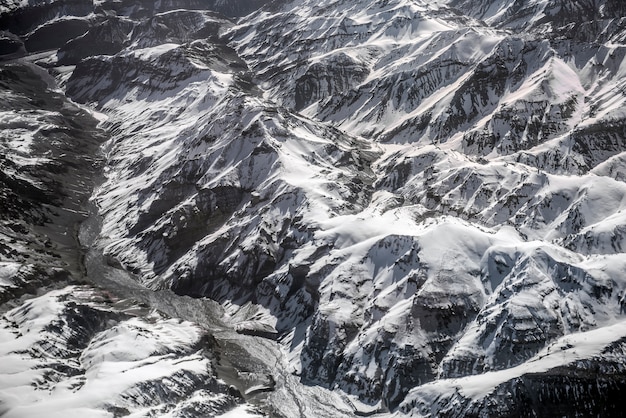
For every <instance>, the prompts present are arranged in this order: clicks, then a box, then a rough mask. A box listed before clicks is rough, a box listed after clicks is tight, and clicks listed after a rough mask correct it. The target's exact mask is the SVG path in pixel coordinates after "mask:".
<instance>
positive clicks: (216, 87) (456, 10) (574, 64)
mask: <svg viewBox="0 0 626 418" xmlns="http://www.w3.org/2000/svg"><path fill="white" fill-rule="evenodd" d="M263 3H264V2H261V1H258V2H253V1H251V2H238V3H234V2H220V1H215V2H211V3H210V4H208V3H203V2H195V1H193V0H185V1H172V2H156V3H155V2H147V3H146V2H106V1H104V2H97V4H92V3H91V2H87V3H84V4H83V3H80V2H65V1H57V2H55V1H50V2H40V3H38V4H37V5H31V6H26V5H22V4H18V3H17V2H16V3H15V4H9V5H8V6H5V9H3V10H2V13H3V14H2V15H1V16H0V30H5V31H9V32H11V33H12V34H11V35H6V36H5V38H6V39H7V42H9V40H10V41H11V42H13V43H18V44H19V43H20V42H21V43H22V44H23V46H21V48H23V49H21V50H19V48H18V52H17V53H14V52H13V51H11V53H12V54H13V55H11V57H15V56H18V55H20V54H25V53H34V52H37V54H34V55H33V54H31V55H29V56H27V57H25V58H22V59H21V60H22V62H26V61H28V62H33V63H35V64H37V65H38V66H39V67H37V68H41V67H43V68H45V69H47V71H48V72H49V73H50V74H51V75H52V76H54V77H55V79H56V81H57V82H58V83H59V86H60V89H61V90H62V91H63V93H61V92H60V91H57V92H56V93H54V94H56V95H58V96H59V97H60V98H59V99H58V100H65V98H64V97H62V95H63V94H64V95H66V96H67V97H68V98H71V99H72V100H74V101H75V102H78V103H81V104H83V105H84V106H88V107H90V108H91V109H93V110H95V111H97V115H98V117H99V119H100V124H99V128H100V129H102V130H103V131H102V132H105V133H106V135H107V137H108V139H107V140H106V142H104V145H103V147H102V149H103V152H104V156H103V161H102V165H103V176H104V178H103V182H102V184H101V185H99V187H97V188H96V189H95V190H94V191H93V194H92V199H93V202H95V204H96V205H97V210H98V214H99V216H100V217H101V228H100V230H99V233H98V234H97V239H96V240H95V241H94V242H93V243H92V244H90V246H91V247H90V248H92V249H93V250H96V251H99V252H102V253H103V255H104V257H105V259H106V260H107V261H108V263H109V264H110V265H111V266H114V267H115V268H118V269H121V270H123V271H126V272H130V273H132V274H133V278H134V280H136V281H137V282H138V283H139V284H140V285H142V286H146V287H147V288H149V289H151V290H152V291H155V292H156V293H155V294H161V293H159V292H167V291H168V290H173V291H174V292H175V293H177V294H178V295H191V296H194V297H208V298H210V299H212V300H215V301H217V302H219V303H220V304H221V305H222V307H223V309H224V310H225V311H224V313H223V318H221V319H220V321H224V322H226V323H228V324H229V326H232V327H233V328H234V329H236V330H237V331H239V333H241V334H252V335H255V336H256V337H254V338H251V341H257V343H255V344H260V345H254V346H253V347H256V348H254V349H257V350H263V348H261V347H264V345H263V344H264V343H259V342H258V341H262V340H260V339H259V337H258V336H262V337H269V338H271V339H276V340H277V344H279V347H280V349H281V350H282V351H283V352H284V353H285V357H284V358H282V359H281V360H280V361H281V364H282V365H283V366H281V367H282V368H281V370H283V371H288V372H285V373H283V374H281V377H282V378H283V379H285V382H289V384H287V383H281V382H278V384H276V382H274V383H275V386H274V385H270V384H268V383H267V382H265V381H263V379H261V380H262V381H263V382H264V383H262V384H260V386H262V387H263V389H262V391H263V392H267V394H266V395H264V396H265V397H264V398H263V399H264V400H263V402H262V403H263V408H265V411H266V412H267V411H274V412H275V413H282V414H287V416H288V415H289V414H290V413H295V414H296V415H298V414H299V415H301V416H306V413H305V411H306V410H307V408H313V410H315V411H317V413H320V414H322V415H329V416H341V415H351V414H354V413H357V414H369V413H379V414H386V415H397V416H403V415H408V416H423V415H431V416H492V415H500V416H506V415H508V416H518V415H520V414H522V415H524V414H526V415H529V416H530V415H532V414H537V415H551V414H553V413H554V412H555V411H559V412H560V413H563V414H566V415H572V416H574V415H587V414H611V413H613V412H615V408H617V405H619V402H618V394H619V393H620V391H621V390H622V389H623V387H624V371H623V367H622V366H621V364H622V363H623V358H624V357H623V347H622V346H623V339H624V338H626V322H625V320H624V317H623V313H624V294H625V292H626V259H624V257H623V252H624V248H626V247H625V246H626V235H625V234H626V226H625V225H626V211H625V210H624V209H626V207H625V206H626V184H625V183H624V181H625V179H626V174H625V173H626V158H625V155H626V154H625V151H626V143H625V139H624V138H626V127H625V123H626V122H625V121H626V113H625V111H624V109H626V107H625V101H626V97H625V96H624V94H623V93H622V91H623V90H624V86H625V84H626V81H625V80H626V78H625V77H626V73H625V72H624V68H626V67H625V65H626V64H624V59H625V57H626V47H625V46H624V39H625V38H626V24H625V22H626V13H625V12H626V10H624V6H622V4H621V2H618V1H612V0H602V1H594V2H589V1H582V0H581V1H574V2H569V3H567V4H565V3H563V2H560V1H559V2H556V1H554V2H552V1H543V2H536V1H526V2H523V1H522V2H520V1H504V0H503V1H488V0H485V1H482V2H474V1H472V2H470V1H456V0H449V1H446V0H441V1H438V2H434V3H433V2H430V3H429V2H421V1H416V0H413V1H409V0H389V1H371V2H362V1H352V0H341V1H339V0H325V1H321V2H320V1H308V0H298V1H281V2H270V3H268V4H267V5H264V4H263ZM235 5H236V7H235ZM24 16H30V17H28V18H26V17H24ZM239 16H243V17H239ZM59 28H63V29H64V31H63V32H62V33H64V35H63V37H49V36H47V35H46V34H47V33H48V32H50V33H52V32H54V33H61V32H59V31H58V30H57V29H59ZM65 29H67V30H65ZM70 29H71V30H70ZM73 30H75V31H76V32H75V33H74V32H72V31H73ZM51 31H52V32H51ZM9 32H7V33H9ZM66 38H67V39H66ZM7 45H8V44H7ZM11 45H13V44H11ZM20 45H21V44H20ZM29 65H32V64H29ZM3 68H4V69H5V76H3V77H4V78H3V80H10V79H11V77H10V74H9V73H8V72H6V71H8V70H6V69H8V68H11V67H10V65H9V64H5V65H3ZM39 71H41V70H39ZM12 77H13V79H20V80H24V77H26V75H20V74H18V75H14V76H12ZM25 84H28V83H25ZM6 85H7V87H6V89H7V91H8V90H11V89H14V87H9V86H12V85H10V83H9V82H8V81H7V83H6ZM41 91H46V88H45V86H42V87H41ZM36 94H43V93H34V92H26V93H24V95H25V97H35V96H36ZM45 94H48V95H50V94H52V93H50V92H49V91H48V92H47V93H45ZM55 97H56V96H55ZM63 103H65V102H63ZM68 103H69V102H68ZM35 106H38V107H37V109H42V108H43V109H47V108H46V107H45V105H42V104H36V105H35ZM42 106H43V107H42ZM67 106H69V107H71V106H70V104H67ZM72 106H73V105H72ZM14 108H15V106H14V105H10V104H9V105H7V112H10V111H13V110H12V109H14ZM71 108H72V109H78V108H75V107H71ZM76 112H78V110H76ZM29 117H30V116H29ZM64 117H67V118H69V119H72V118H74V117H78V116H73V115H72V114H70V115H64ZM80 120H81V119H79V121H80ZM39 123H44V122H42V120H39V119H38V122H37V121H35V120H33V122H32V123H29V124H27V127H26V128H23V129H22V128H21V127H20V126H13V125H11V126H10V129H12V130H11V131H10V132H14V133H12V134H11V135H13V137H14V138H23V136H24V135H26V134H27V132H31V131H35V130H36V129H37V126H38V124H39ZM89 123H90V124H91V125H89V126H90V129H94V132H96V131H95V125H94V124H95V122H94V121H93V120H92V121H91V122H89ZM20 129H22V130H20ZM42 129H43V128H42ZM68 129H70V131H69V132H73V131H71V130H72V129H77V130H78V131H81V130H82V128H80V127H78V128H76V127H74V126H73V125H72V126H71V127H70V128H68ZM7 132H9V131H7ZM37 132H39V131H37ZM97 132H101V131H97ZM29 135H30V134H29ZM99 135H100V134H99ZM20 140H21V139H20ZM96 142H97V141H96ZM93 147H94V148H95V145H93ZM9 148H10V147H8V149H9ZM85 154H88V155H92V154H94V151H93V149H92V148H89V150H86V151H85ZM24 155H26V156H28V158H31V157H32V156H34V155H35V154H33V153H32V152H31V151H24ZM69 155H71V154H69ZM21 158H24V156H22V157H21ZM63 158H66V157H63ZM14 160H15V159H14ZM7 161H8V159H7ZM16 161H17V160H16ZM20 161H22V160H20ZM63 161H64V160H62V161H61V162H59V165H61V166H63V165H68V164H69V163H67V164H66V163H64V162H63ZM7 167H8V166H7ZM8 170H9V169H8V168H7V169H6V170H4V169H3V175H5V177H6V176H10V171H8ZM7 178H9V177H7ZM63 179H65V177H63V178H62V180H63ZM20 181H21V180H20ZM63 181H65V180H63ZM5 183H6V184H7V186H6V187H5V189H6V190H7V192H6V193H13V194H14V195H15V196H17V198H19V199H26V198H25V196H26V197H28V196H29V194H28V193H29V192H28V190H30V189H28V187H40V186H38V185H37V182H36V181H31V182H30V183H29V184H30V185H29V186H24V187H22V186H19V187H18V186H15V185H16V184H19V185H22V184H26V183H19V182H18V183H15V181H14V182H13V183H10V182H5ZM91 184H93V183H91ZM27 189H28V190H27ZM84 193H85V196H83V199H84V198H86V195H87V194H88V193H91V191H90V186H88V187H86V188H85V189H84ZM35 194H36V195H37V196H44V195H45V194H43V192H42V193H40V192H39V191H37V192H36V193H35ZM7 196H9V195H8V194H7ZM81 196H82V195H81ZM38 199H39V198H38ZM4 200H5V201H7V202H8V201H10V198H9V197H7V198H6V199H4ZM29 202H30V201H29ZM44 203H46V204H49V202H47V201H46V202H44ZM29 204H30V203H29ZM36 204H37V205H40V204H42V203H41V202H37V203H36ZM55 204H56V205H58V206H59V207H64V206H65V205H66V204H65V203H63V201H62V200H61V201H58V202H57V203H55ZM24 205H26V203H24V204H23V205H22V204H20V206H19V207H23V206H24ZM14 212H15V213H14ZM14 212H7V219H11V221H12V222H16V221H15V220H16V219H21V218H20V216H22V215H21V214H19V213H18V212H20V210H19V209H16V210H15V211H14ZM79 221H80V220H77V221H76V222H79ZM25 222H27V223H26V224H25V228H26V229H27V230H28V229H29V228H31V226H30V225H34V224H35V223H36V222H39V223H41V224H44V225H46V224H49V223H50V222H49V220H47V219H45V218H42V219H39V220H28V221H25ZM72 222H74V221H72ZM55 239H56V238H55ZM53 241H54V239H53ZM4 245H6V248H7V250H6V251H5V254H4V256H5V257H6V258H7V262H9V261H10V262H14V261H16V260H18V259H17V258H15V257H16V256H14V255H11V254H10V251H13V249H14V248H15V246H14V245H12V244H11V245H9V244H8V243H7V244H4ZM3 248H4V247H3ZM28 251H31V250H30V249H29V250H28ZM46 263H48V262H46ZM51 297H52V296H51ZM54 297H55V298H58V296H54ZM169 297H174V296H171V295H170V296H169ZM181 297H182V296H181ZM168 300H169V299H168ZM161 303H162V302H161ZM89 306H91V305H89ZM167 306H170V305H169V302H168V305H167ZM90 309H91V308H90ZM111 309H112V308H111ZM168 309H169V312H172V310H174V311H175V309H174V308H172V307H171V306H170V307H169V308H168ZM111 312H112V313H110V315H121V314H120V313H119V312H118V311H116V310H115V309H113V310H111ZM184 312H186V313H185V315H191V316H194V315H193V314H191V309H187V310H185V311H184ZM12 315H15V314H12ZM107 315H108V314H107ZM220 315H221V314H220ZM7 318H9V317H7ZM116 318H117V317H116ZM185 319H194V318H185ZM196 319H197V318H196ZM116 320H120V321H121V319H116ZM157 322H158V321H157ZM189 326H190V327H193V325H192V324H189ZM220 326H221V325H220ZM220 329H221V328H220ZM150 332H152V331H151V330H150ZM229 338H230V337H229ZM192 340H193V339H192ZM194 341H195V340H194ZM185 344H187V343H185ZM189 344H191V345H189V346H190V347H195V345H193V344H195V343H189ZM268 344H269V343H268ZM178 351H180V350H178ZM178 351H177V352H178ZM182 352H185V353H187V351H185V350H182V351H181V353H182ZM181 355H182V354H181ZM184 355H187V354H184ZM289 373H292V374H293V375H290V374H289ZM207 376H211V378H213V377H214V376H215V373H213V372H210V373H208V374H207ZM296 377H297V378H296ZM207 378H208V377H207ZM194 379H196V377H194V378H192V379H191V381H192V382H196V380H194ZM198 379H200V378H198ZM202 379H204V378H202ZM211 382H213V380H211ZM214 383H215V385H213V386H211V389H210V390H211V391H213V390H214V391H216V392H215V393H218V394H222V393H227V391H226V392H224V391H223V389H224V388H223V387H222V386H220V384H219V382H218V381H217V380H216V381H215V382H214ZM212 384H213V383H212ZM193 385H196V383H192V384H191V386H193ZM281 385H282V386H281ZM249 386H250V385H249ZM251 386H252V387H254V384H253V385H251ZM287 386H289V388H288V389H286V388H287ZM257 389H258V388H257ZM257 389H250V390H251V391H252V392H255V390H257ZM154 390H156V389H154ZM159 391H160V389H159ZM285 391H287V392H285ZM311 391H314V393H315V394H316V395H315V396H318V397H319V398H315V397H313V398H311V397H309V398H307V399H306V400H305V399H303V396H304V395H307V396H309V395H311V393H313V392H311ZM140 392H141V391H140ZM285 393H290V394H291V395H290V396H291V398H290V399H293V402H286V403H282V402H281V399H283V398H284V394H285ZM227 395H228V393H227ZM227 395H224V396H227ZM230 395H232V394H230ZM230 395H228V396H230ZM163 396H164V398H163V402H164V403H167V400H168V399H171V396H170V395H167V394H164V395H163ZM185 396H188V397H187V398H186V399H191V398H193V396H192V395H189V394H187V395H185ZM189 396H190V397H189ZM220 396H221V395H220ZM304 397H306V396H304ZM235 398H236V397H235ZM235 398H232V399H231V398H228V399H229V401H228V402H231V401H232V402H234V403H232V404H231V403H228V402H227V403H226V404H224V405H226V406H225V407H224V408H223V409H222V410H220V411H221V412H224V411H226V410H227V409H228V408H230V407H232V406H233V405H235V404H236V403H237V402H241V400H236V399H235ZM224 399H226V398H224ZM311 399H325V400H328V399H332V402H331V401H328V402H326V401H325V402H322V401H320V402H314V401H311ZM248 400H249V399H248ZM190 402H191V401H190ZM133 405H134V406H132V407H129V406H127V407H126V408H127V409H128V408H130V409H129V411H133V409H132V408H136V407H137V406H136V405H135V404H133ZM294 411H297V412H294ZM186 413H187V412H186ZM193 414H194V412H193V410H191V412H189V413H188V416H193Z"/></svg>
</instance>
